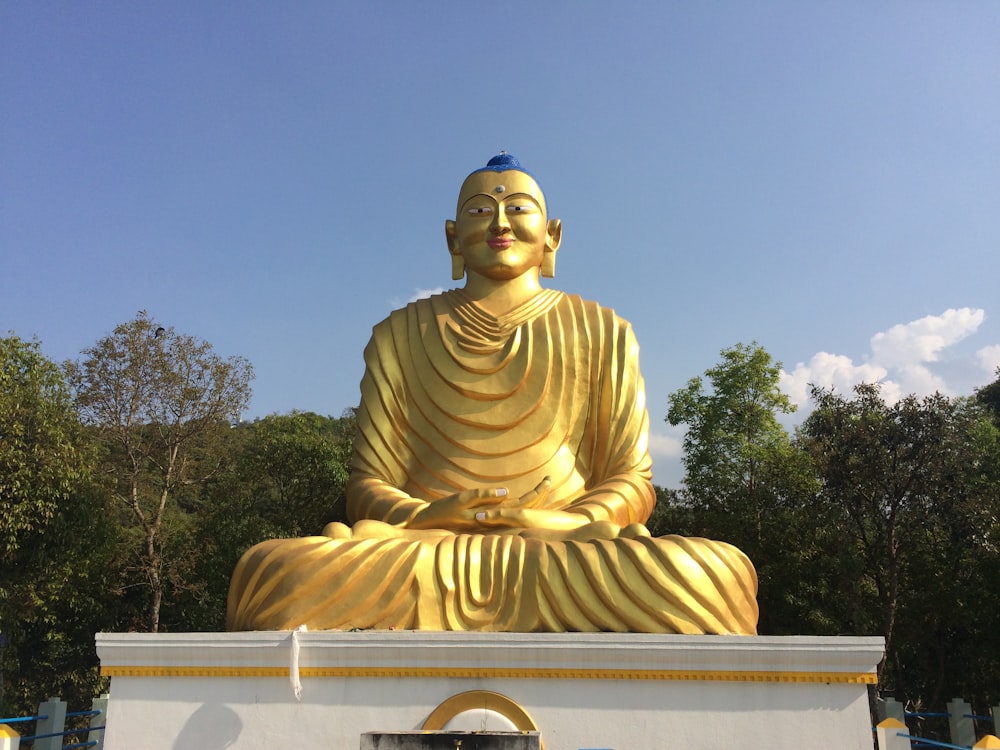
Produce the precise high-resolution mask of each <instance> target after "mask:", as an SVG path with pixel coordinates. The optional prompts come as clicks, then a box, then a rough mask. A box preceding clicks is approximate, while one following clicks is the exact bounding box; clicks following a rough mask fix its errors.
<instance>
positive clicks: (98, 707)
mask: <svg viewBox="0 0 1000 750" xmlns="http://www.w3.org/2000/svg"><path fill="white" fill-rule="evenodd" d="M109 697H110V696H109V695H108V693H102V694H101V697H100V698H95V699H94V703H93V705H92V706H91V708H92V709H93V710H94V711H100V712H101V713H99V714H97V715H96V716H91V717H90V734H89V735H87V739H88V740H97V744H96V745H94V750H104V735H105V730H103V729H94V727H106V726H107V725H108V698H109Z"/></svg>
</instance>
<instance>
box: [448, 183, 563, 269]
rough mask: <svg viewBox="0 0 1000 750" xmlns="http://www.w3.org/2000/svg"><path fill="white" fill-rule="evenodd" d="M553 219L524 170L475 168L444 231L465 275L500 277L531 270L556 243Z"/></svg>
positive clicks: (557, 227) (536, 186)
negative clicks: (465, 272)
mask: <svg viewBox="0 0 1000 750" xmlns="http://www.w3.org/2000/svg"><path fill="white" fill-rule="evenodd" d="M560 231H561V227H560V225H559V222H558V220H553V221H551V222H550V221H547V219H546V215H545V196H543V195H542V190H541V188H539V187H538V183H536V182H535V181H534V179H532V177H531V176H530V175H527V174H525V173H524V172H518V171H508V172H493V171H483V172H475V173H473V174H471V175H469V177H468V178H467V179H466V181H465V183H464V184H463V185H462V190H461V192H460V193H459V196H458V211H457V215H456V217H455V221H454V222H447V224H446V233H447V235H448V245H449V249H450V251H451V252H452V254H460V255H461V256H462V258H463V259H464V260H465V267H466V269H467V270H468V271H469V272H470V273H476V274H479V275H480V276H485V277H486V278H489V279H494V280H496V281H502V280H507V279H515V278H518V277H519V276H522V275H523V274H525V273H528V272H532V270H533V269H535V270H537V269H538V268H539V266H541V264H542V258H543V257H544V254H545V253H546V252H555V250H556V249H557V248H558V246H559V235H560Z"/></svg>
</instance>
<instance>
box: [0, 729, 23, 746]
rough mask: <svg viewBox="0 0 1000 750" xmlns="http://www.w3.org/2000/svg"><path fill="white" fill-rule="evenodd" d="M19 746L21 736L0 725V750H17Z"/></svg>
mask: <svg viewBox="0 0 1000 750" xmlns="http://www.w3.org/2000/svg"><path fill="white" fill-rule="evenodd" d="M20 746H21V735H19V734H18V733H17V732H15V731H14V730H13V729H11V728H10V727H9V726H7V725H6V724H0V750H17V749H18V748H19V747H20Z"/></svg>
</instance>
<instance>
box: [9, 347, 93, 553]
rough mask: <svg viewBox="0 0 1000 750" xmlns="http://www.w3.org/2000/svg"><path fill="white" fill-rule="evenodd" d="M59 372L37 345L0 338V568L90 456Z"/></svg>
mask: <svg viewBox="0 0 1000 750" xmlns="http://www.w3.org/2000/svg"><path fill="white" fill-rule="evenodd" d="M80 429H81V428H80V421H79V419H78V417H77V414H76V411H75V409H73V405H72V403H71V401H70V397H69V391H68V389H67V388H66V384H65V381H64V379H63V376H62V373H61V372H60V370H59V368H58V366H57V365H56V364H54V363H53V362H51V361H50V360H48V359H46V358H45V357H44V356H43V355H42V354H41V352H40V351H39V345H38V342H27V341H22V340H21V339H19V338H18V337H17V336H9V337H6V338H0V565H3V566H8V565H12V564H14V563H16V561H17V555H18V553H19V551H20V550H21V549H22V548H23V547H24V546H25V545H26V544H27V543H29V542H30V541H31V540H32V539H34V538H35V537H36V536H37V535H38V534H40V533H41V532H43V531H44V530H45V529H46V527H47V525H48V524H49V522H50V521H51V520H52V518H53V516H54V515H55V513H56V511H57V509H58V508H59V506H60V504H61V503H63V502H65V501H66V500H67V499H68V498H69V497H70V495H71V493H72V490H73V486H74V484H75V483H76V482H78V481H80V480H81V479H82V478H84V477H85V476H86V474H87V472H88V471H89V468H90V467H89V462H90V458H91V454H90V452H89V451H88V449H87V447H86V446H84V445H82V444H81V441H80Z"/></svg>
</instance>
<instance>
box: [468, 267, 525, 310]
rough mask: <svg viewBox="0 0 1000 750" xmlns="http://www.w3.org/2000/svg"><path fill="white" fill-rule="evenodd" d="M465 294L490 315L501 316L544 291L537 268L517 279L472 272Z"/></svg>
mask: <svg viewBox="0 0 1000 750" xmlns="http://www.w3.org/2000/svg"><path fill="white" fill-rule="evenodd" d="M463 291H464V292H465V295H466V296H467V297H468V298H469V299H471V300H472V301H474V302H475V303H476V304H477V305H479V307H480V308H482V309H483V310H484V311H486V312H488V313H489V314H490V315H492V316H494V317H496V318H499V317H500V316H501V315H505V314H507V313H509V312H510V311H511V310H514V309H516V308H518V307H520V306H521V305H523V304H524V303H525V302H527V301H528V300H530V299H533V298H534V297H535V296H536V295H537V294H538V293H539V292H541V291H542V285H541V284H540V283H539V281H538V271H537V269H535V270H533V271H529V272H528V273H525V274H523V275H521V276H519V277H517V278H516V279H504V280H500V281H498V280H496V279H489V278H486V277H485V276H480V275H479V274H476V273H470V274H469V276H468V280H467V281H466V284H465V287H464V288H463Z"/></svg>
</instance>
